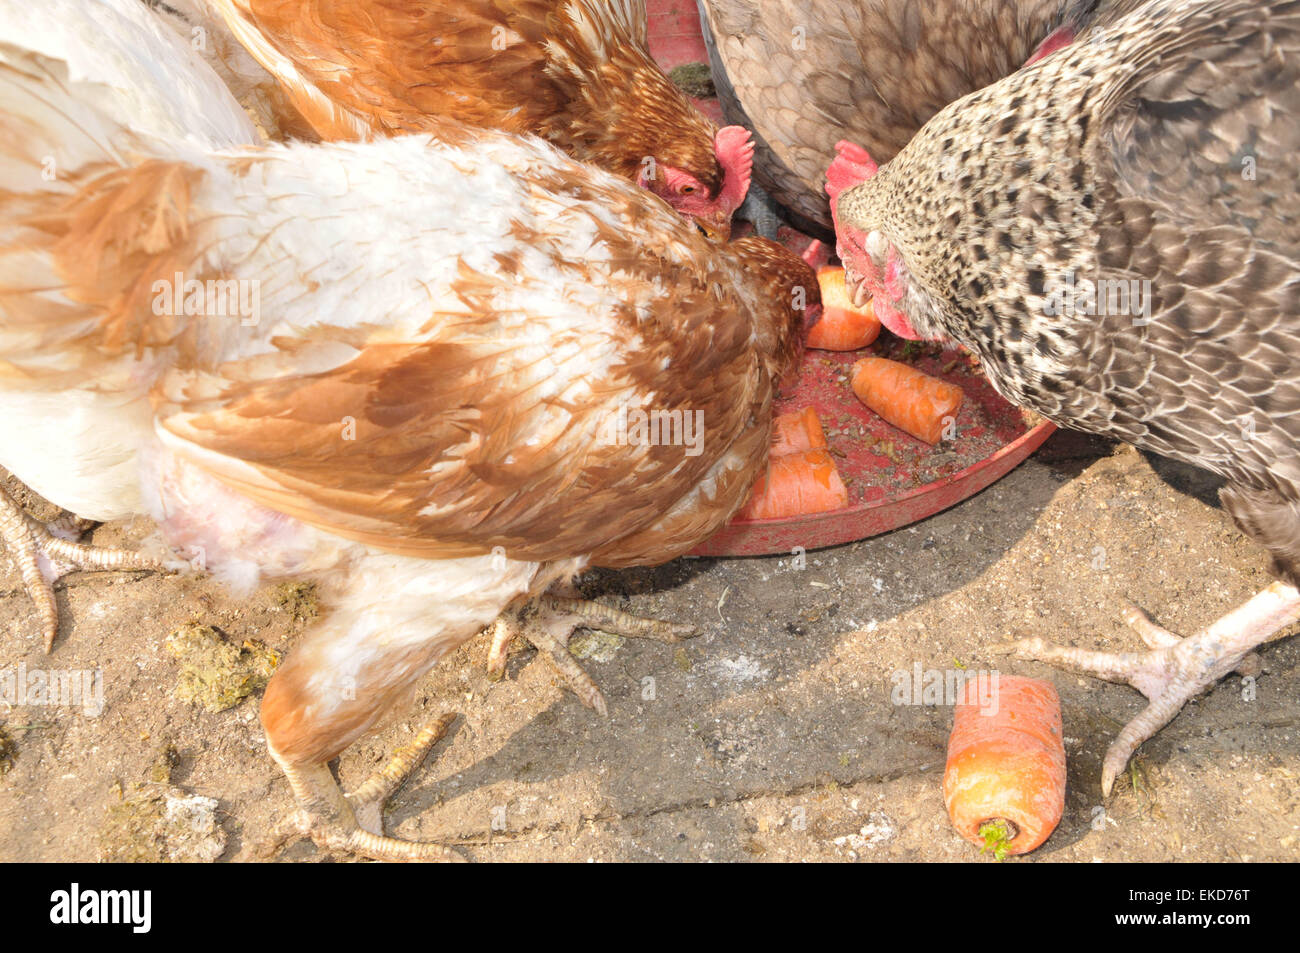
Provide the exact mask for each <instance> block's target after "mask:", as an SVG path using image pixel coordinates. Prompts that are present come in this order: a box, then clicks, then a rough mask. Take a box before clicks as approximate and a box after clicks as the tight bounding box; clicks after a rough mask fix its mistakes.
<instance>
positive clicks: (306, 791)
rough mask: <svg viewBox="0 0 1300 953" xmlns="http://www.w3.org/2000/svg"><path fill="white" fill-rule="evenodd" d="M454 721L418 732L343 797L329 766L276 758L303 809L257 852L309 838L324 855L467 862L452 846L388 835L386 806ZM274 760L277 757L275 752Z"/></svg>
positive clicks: (443, 720) (448, 716)
mask: <svg viewBox="0 0 1300 953" xmlns="http://www.w3.org/2000/svg"><path fill="white" fill-rule="evenodd" d="M455 720H456V716H455V715H454V714H446V715H443V716H442V717H441V718H438V719H437V720H435V721H433V722H430V723H429V724H428V725H425V726H424V728H422V729H421V730H420V733H419V734H418V735H416V736H415V740H413V741H412V742H411V743H410V744H407V745H403V746H402V747H401V748H399V749H398V750H397V751H396V752H394V754H393V756H392V757H391V758H390V759H389V760H388V763H387V764H386V765H384V767H382V768H381V769H379V770H378V771H376V772H375V773H374V774H372V775H371V776H370V777H369V778H367V779H366V781H365V783H363V784H362V785H361V786H360V787H358V788H357V789H356V790H355V791H353V792H352V793H350V794H344V793H343V791H342V789H340V788H339V786H338V784H337V783H336V782H335V780H334V776H333V775H332V774H331V773H330V770H329V766H328V765H325V764H312V765H302V764H291V763H289V762H288V761H286V760H282V759H280V758H279V757H276V761H278V762H279V764H280V767H281V768H283V769H284V773H285V775H286V776H287V777H288V779H289V786H290V787H291V788H292V789H293V795H294V798H295V799H297V801H298V804H299V810H298V811H297V812H296V815H295V816H294V817H292V818H290V819H288V820H287V821H286V822H284V823H283V824H281V826H280V828H279V829H278V830H277V831H276V833H275V834H274V835H273V836H272V837H271V839H270V841H269V842H267V843H265V844H263V845H262V847H261V848H260V849H259V853H261V854H264V855H266V854H270V853H272V852H273V851H274V850H276V849H278V848H280V847H282V846H283V845H284V844H286V843H288V842H289V841H292V840H297V839H298V838H301V837H310V838H311V839H312V840H313V841H314V842H315V843H316V846H317V847H320V848H321V849H322V850H328V851H337V852H341V853H347V854H357V855H360V856H362V857H368V858H370V859H371V860H383V861H396V862H409V861H444V862H451V863H463V862H464V861H465V858H464V857H462V856H461V855H460V854H458V853H457V852H456V851H454V850H452V849H451V848H449V847H443V846H442V845H441V844H429V843H422V842H419V841H406V840H401V839H400V838H396V837H385V836H384V821H383V806H384V802H385V801H387V800H388V798H389V797H390V796H392V794H393V792H394V791H396V790H397V789H398V788H400V787H401V786H402V784H403V783H404V782H405V781H406V779H407V777H408V776H409V775H410V774H411V772H412V771H414V770H415V769H416V768H418V767H419V766H420V764H421V762H423V761H424V758H425V755H427V754H428V753H429V749H431V748H432V747H433V746H434V745H436V744H437V743H438V742H439V741H441V740H442V738H443V736H444V735H446V734H447V729H448V728H449V727H451V723H452V722H453V721H455ZM271 754H272V756H275V752H274V751H272V752H271Z"/></svg>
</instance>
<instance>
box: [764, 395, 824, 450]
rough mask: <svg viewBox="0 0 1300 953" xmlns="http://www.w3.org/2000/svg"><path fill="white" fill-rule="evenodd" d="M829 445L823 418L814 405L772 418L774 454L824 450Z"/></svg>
mask: <svg viewBox="0 0 1300 953" xmlns="http://www.w3.org/2000/svg"><path fill="white" fill-rule="evenodd" d="M826 446H827V444H826V433H825V431H823V430H822V422H821V419H820V418H819V417H818V416H817V411H816V410H814V409H813V408H812V407H805V408H804V409H803V410H795V411H791V412H790V413H788V414H780V415H778V416H777V417H775V418H774V419H773V420H772V456H774V457H782V456H785V455H786V454H787V453H801V452H802V451H804V450H822V449H824V448H825V447H826Z"/></svg>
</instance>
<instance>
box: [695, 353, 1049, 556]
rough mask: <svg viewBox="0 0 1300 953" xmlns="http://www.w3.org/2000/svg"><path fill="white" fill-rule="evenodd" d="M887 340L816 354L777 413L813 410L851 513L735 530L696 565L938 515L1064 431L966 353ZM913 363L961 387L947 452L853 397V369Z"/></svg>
mask: <svg viewBox="0 0 1300 953" xmlns="http://www.w3.org/2000/svg"><path fill="white" fill-rule="evenodd" d="M919 351H920V353H917V352H918V348H917V346H916V345H907V344H905V343H904V342H902V341H899V340H898V339H896V338H892V337H890V336H889V335H888V334H882V335H881V338H880V340H879V341H877V342H876V344H874V345H873V346H872V347H870V348H867V349H865V350H863V351H855V352H852V353H835V352H830V351H808V352H807V354H806V355H805V356H804V362H803V367H802V370H801V374H800V378H799V382H798V384H797V386H796V387H795V389H794V392H793V393H792V394H791V395H789V396H787V397H783V398H782V399H781V401H780V403H779V404H778V406H777V411H778V412H786V411H791V410H802V409H803V408H804V407H808V406H811V407H814V408H816V410H817V413H818V414H819V415H820V417H821V421H822V427H823V428H824V429H825V431H826V440H827V442H828V443H829V444H830V450H831V454H832V455H833V456H834V457H835V465H836V467H837V469H838V470H839V472H840V476H841V477H842V478H843V479H844V482H845V483H846V484H847V485H848V490H849V499H850V500H851V501H852V505H850V506H849V507H847V508H846V509H841V510H834V511H832V512H829V513H815V514H811V515H808V516H794V517H789V518H787V519H774V520H749V521H736V522H733V523H731V524H730V525H728V526H727V527H725V528H724V529H723V530H722V531H721V532H719V533H717V534H716V535H715V536H714V537H713V538H712V539H710V540H709V541H708V542H707V543H704V544H703V545H702V546H700V547H698V548H697V549H696V550H695V551H694V554H693V555H696V556H766V555H773V554H779V553H791V552H794V551H795V550H796V549H797V548H800V547H801V548H802V549H804V550H813V549H821V548H823V547H826V546H838V545H840V544H842V543H850V542H853V541H855V540H859V539H866V538H867V537H869V536H876V535H878V534H880V533H886V532H889V531H890V530H892V529H898V528H899V527H900V526H906V525H908V524H909V523H915V522H916V521H917V520H922V519H925V518H926V517H927V516H933V515H934V514H935V513H938V512H939V511H940V510H945V509H947V508H948V507H950V506H952V505H954V504H956V503H960V502H961V501H962V500H964V499H966V498H967V497H969V496H973V495H974V494H976V493H978V492H979V491H980V490H982V489H984V488H985V487H987V486H989V485H990V484H992V483H994V482H996V481H997V480H999V479H1001V478H1002V477H1004V476H1006V475H1007V474H1008V473H1010V472H1011V471H1012V470H1014V469H1015V468H1016V466H1017V465H1019V464H1020V463H1022V462H1023V461H1024V460H1025V458H1026V457H1028V456H1029V455H1030V454H1031V453H1033V452H1034V451H1035V450H1037V449H1038V448H1039V447H1040V446H1041V445H1042V443H1043V441H1044V440H1046V439H1047V438H1048V437H1049V436H1050V435H1051V434H1052V431H1054V430H1055V429H1056V427H1055V426H1054V425H1053V424H1050V423H1046V422H1040V420H1039V419H1038V418H1036V417H1035V416H1034V415H1032V414H1029V413H1028V412H1026V411H1022V410H1020V409H1018V408H1016V407H1014V406H1012V405H1011V404H1009V403H1007V402H1006V401H1005V400H1003V399H1002V397H1001V396H999V395H998V393H997V392H996V391H995V390H994V389H993V385H991V384H990V383H989V382H988V379H987V378H985V377H984V376H983V374H982V373H980V371H979V369H978V366H977V365H976V364H975V362H974V361H973V359H971V358H970V357H968V356H967V355H966V354H965V352H963V351H961V350H959V349H957V348H946V349H942V350H941V349H940V348H939V347H938V346H935V345H929V346H924V347H922V348H920V349H919ZM873 354H874V355H878V356H882V357H891V358H902V359H904V360H905V362H906V363H908V364H910V365H912V366H913V367H916V368H918V369H920V370H923V371H925V372H926V373H927V374H930V375H932V376H934V377H939V378H942V379H944V380H946V381H949V382H950V383H953V384H956V385H957V386H959V387H961V389H962V390H963V391H965V393H966V399H965V401H964V402H963V404H962V408H961V410H960V411H959V412H958V414H957V435H956V437H955V439H953V440H952V441H950V442H948V443H945V444H942V445H940V446H939V447H931V446H930V445H929V444H927V443H924V442H922V441H920V440H917V439H916V438H915V437H910V436H908V435H907V434H906V433H904V432H903V431H901V430H899V429H897V428H896V427H893V426H892V425H890V424H888V423H886V422H885V421H884V420H882V419H881V418H880V417H877V416H876V415H875V414H874V413H873V412H872V411H870V410H868V409H867V408H866V406H865V405H863V404H862V402H861V401H859V400H858V399H857V397H856V396H855V395H854V393H853V389H852V387H851V386H850V385H849V377H850V374H851V372H852V368H853V363H854V361H856V360H858V359H859V358H861V357H865V356H867V355H873Z"/></svg>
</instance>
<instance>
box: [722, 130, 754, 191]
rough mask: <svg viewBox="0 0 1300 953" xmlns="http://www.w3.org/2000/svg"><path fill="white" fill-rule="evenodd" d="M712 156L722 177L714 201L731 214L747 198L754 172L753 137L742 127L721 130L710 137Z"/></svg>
mask: <svg viewBox="0 0 1300 953" xmlns="http://www.w3.org/2000/svg"><path fill="white" fill-rule="evenodd" d="M713 154H714V155H715V156H717V158H718V164H719V165H721V166H722V169H723V172H724V173H726V175H725V177H724V178H723V180H722V193H721V194H720V195H719V196H718V198H719V199H720V201H722V202H723V203H724V204H725V205H726V206H727V208H729V209H731V210H732V211H735V210H736V209H738V208H740V206H741V204H742V203H743V202H744V201H745V196H746V195H748V194H749V181H750V178H751V176H752V175H753V171H754V136H753V134H752V133H751V132H750V131H749V130H748V129H746V128H745V127H744V126H724V127H723V128H721V129H719V130H718V134H717V135H716V136H714V137H713Z"/></svg>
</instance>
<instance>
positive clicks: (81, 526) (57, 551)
mask: <svg viewBox="0 0 1300 953" xmlns="http://www.w3.org/2000/svg"><path fill="white" fill-rule="evenodd" d="M90 525H91V524H90V522H89V521H87V520H82V519H79V518H77V517H70V518H64V519H60V520H56V521H55V522H53V523H50V524H48V525H46V524H44V523H41V522H39V521H37V520H35V519H33V518H32V517H30V516H28V515H27V514H26V513H24V512H23V510H22V508H21V507H20V506H19V505H18V504H17V503H15V502H14V500H13V498H12V497H10V496H9V494H8V493H6V492H5V491H4V490H2V489H0V540H3V541H4V544H5V547H6V548H7V549H8V550H9V552H10V554H11V555H12V556H13V560H14V563H15V564H16V565H17V567H18V572H19V574H20V575H21V577H22V580H23V585H24V586H25V587H26V589H27V594H28V595H29V596H31V598H32V601H33V602H34V603H36V614H37V615H38V616H39V617H40V620H41V632H42V634H43V635H44V641H45V651H46V652H49V651H51V650H52V649H53V648H54V639H55V636H57V635H58V632H59V609H58V604H57V603H56V602H55V600H54V583H55V581H56V580H58V579H59V578H60V577H61V576H64V575H66V574H67V573H69V572H72V571H73V570H74V569H87V570H100V571H102V570H110V569H146V570H148V569H163V568H165V567H164V566H163V564H162V563H161V562H159V561H158V560H156V559H151V558H150V557H148V556H142V555H141V554H139V553H133V552H130V551H129V550H125V549H110V548H107V547H99V546H88V545H86V544H85V543H80V542H77V541H76V538H75V537H77V536H80V535H81V533H83V532H85V531H86V529H87V527H88V526H90ZM65 537H72V538H65Z"/></svg>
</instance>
